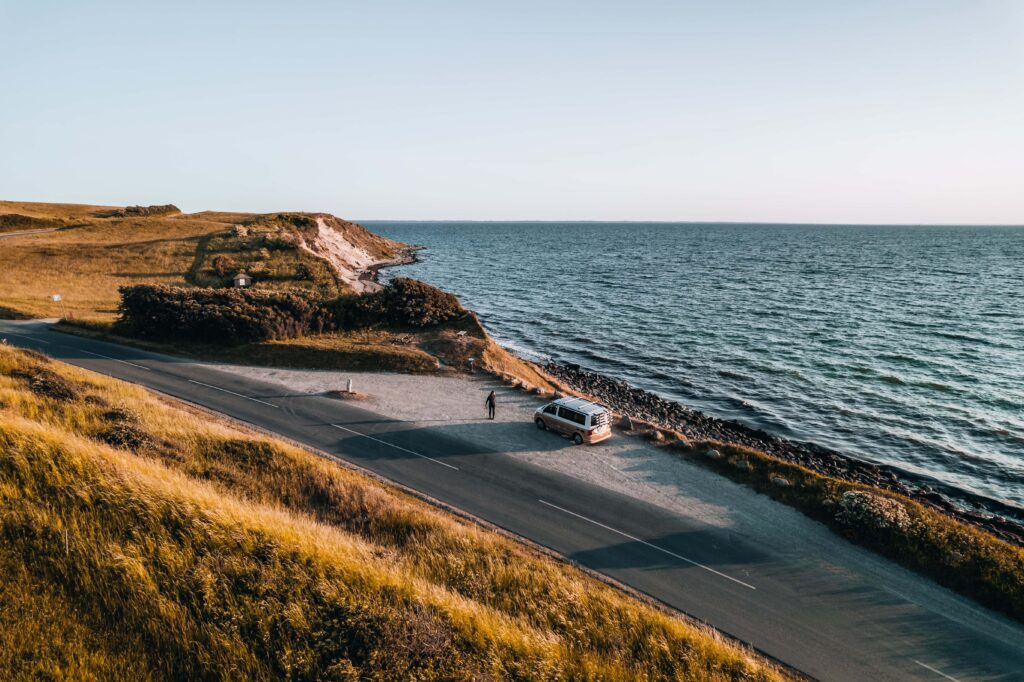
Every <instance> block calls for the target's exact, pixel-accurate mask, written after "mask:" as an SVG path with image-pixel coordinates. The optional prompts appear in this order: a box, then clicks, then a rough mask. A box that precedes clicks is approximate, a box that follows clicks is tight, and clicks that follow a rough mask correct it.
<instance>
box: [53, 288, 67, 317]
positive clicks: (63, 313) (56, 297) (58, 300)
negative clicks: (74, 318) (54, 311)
mask: <svg viewBox="0 0 1024 682" xmlns="http://www.w3.org/2000/svg"><path fill="white" fill-rule="evenodd" d="M53 301H54V303H60V316H61V317H62V318H66V317H67V316H68V314H67V312H66V311H65V310H64V297H63V296H61V295H60V294H54V295H53Z"/></svg>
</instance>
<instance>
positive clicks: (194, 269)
mask: <svg viewBox="0 0 1024 682" xmlns="http://www.w3.org/2000/svg"><path fill="white" fill-rule="evenodd" d="M118 211H119V209H118V207H113V206H89V205H77V204H42V203H32V202H10V201H4V202H0V216H4V215H7V216H19V217H17V218H15V217H8V218H7V219H6V221H7V222H10V223H11V224H12V225H17V226H20V225H23V224H24V225H29V224H30V225H31V226H36V225H64V226H74V227H75V229H69V230H63V231H60V232H52V233H48V234H40V235H25V236H21V237H17V238H13V239H7V240H4V243H3V249H2V251H0V296H2V298H0V309H7V310H10V311H11V314H16V315H24V316H27V317H57V316H60V315H61V308H60V306H59V305H58V304H56V303H54V302H53V301H52V300H51V296H52V295H53V294H61V295H62V296H63V298H64V305H65V307H66V309H67V311H68V313H69V314H70V315H71V316H72V317H74V318H75V319H76V320H87V321H89V320H91V321H112V320H113V319H114V318H115V317H116V316H117V304H118V301H119V300H120V297H119V295H118V288H119V287H121V286H124V285H129V284H141V283H148V284H177V285H182V286H187V285H197V286H209V285H222V284H224V283H226V282H228V281H229V280H230V278H231V277H232V276H233V275H234V274H236V273H237V272H238V270H241V269H245V270H247V271H249V272H250V274H252V275H254V276H256V277H257V280H258V281H259V284H260V286H263V287H269V288H300V289H302V288H305V289H316V290H319V291H321V292H322V293H325V294H329V295H333V294H337V293H338V291H339V289H343V288H344V287H343V286H342V285H340V284H339V283H338V282H337V281H336V280H335V278H334V276H333V274H332V271H331V268H330V266H329V265H328V264H327V262H326V261H324V260H323V259H322V258H320V257H318V256H316V255H314V254H312V253H309V252H308V251H305V250H302V249H300V248H297V247H296V246H295V244H294V243H293V242H294V240H292V239H291V238H289V237H288V236H287V235H285V232H287V231H289V230H293V229H295V226H294V224H293V223H294V219H295V217H296V216H301V215H302V214H270V215H267V216H261V215H256V214H246V213H216V212H203V213H195V214H186V215H181V214H177V215H151V216H128V217H118ZM327 220H328V221H329V222H330V223H331V224H332V225H336V226H338V227H339V229H344V230H346V235H347V236H349V237H350V238H351V239H353V240H355V241H356V242H357V245H360V246H362V245H365V246H366V247H367V248H368V249H370V250H371V251H372V252H373V253H382V254H383V253H385V252H387V251H388V250H389V249H397V247H398V245H397V244H395V243H394V242H390V241H389V240H385V239H383V238H382V237H378V236H377V235H373V234H371V233H369V232H367V231H366V230H365V229H363V228H362V227H360V226H358V225H355V224H352V223H346V222H345V221H341V220H338V219H336V218H333V217H330V216H328V217H327ZM26 221H28V222H27V223H26ZM239 224H244V225H246V227H245V229H244V230H241V231H236V229H235V226H236V225H239Z"/></svg>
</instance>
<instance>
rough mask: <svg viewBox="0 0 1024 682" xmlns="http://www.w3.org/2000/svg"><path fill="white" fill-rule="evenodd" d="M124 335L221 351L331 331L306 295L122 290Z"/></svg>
mask: <svg viewBox="0 0 1024 682" xmlns="http://www.w3.org/2000/svg"><path fill="white" fill-rule="evenodd" d="M119 310H120V313H121V319H120V320H119V321H118V322H117V324H116V329H117V331H118V332H120V333H124V334H128V335H130V336H136V337H140V338H145V339H154V340H167V339H181V340H187V341H197V342H200V343H214V344H219V345H238V344H242V343H252V342H257V341H273V340H278V339H290V338H295V337H298V336H305V335H307V334H315V333H320V332H323V331H326V330H328V329H329V328H330V324H329V317H328V315H327V314H326V310H325V308H324V306H323V305H322V303H321V301H320V299H319V298H318V297H317V296H315V295H314V294H310V293H308V292H304V293H303V294H302V295H298V294H295V293H292V292H286V291H266V290H258V289H255V290H254V289H198V288H196V289H190V288H183V287H170V286H154V285H148V284H140V285H136V286H129V287H121V304H120V307H119Z"/></svg>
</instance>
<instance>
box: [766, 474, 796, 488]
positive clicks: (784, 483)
mask: <svg viewBox="0 0 1024 682" xmlns="http://www.w3.org/2000/svg"><path fill="white" fill-rule="evenodd" d="M770 480H771V482H772V485H776V486H778V487H780V488H788V487H790V486H791V485H793V484H792V483H790V482H789V479H788V478H783V477H782V476H772V477H771V479H770Z"/></svg>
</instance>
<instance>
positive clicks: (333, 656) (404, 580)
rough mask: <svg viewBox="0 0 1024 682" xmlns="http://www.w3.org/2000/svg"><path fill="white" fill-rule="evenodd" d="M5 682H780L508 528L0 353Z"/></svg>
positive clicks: (141, 395)
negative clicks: (523, 541)
mask: <svg viewBox="0 0 1024 682" xmlns="http://www.w3.org/2000/svg"><path fill="white" fill-rule="evenodd" d="M0 570H2V571H3V575H4V579H3V581H2V582H0V669H2V670H4V671H5V677H7V678H10V679H39V678H41V677H43V678H73V679H133V680H135V679H296V680H305V679H309V680H312V679H333V680H356V679H359V680H367V679H380V680H392V679H419V680H430V679H451V680H461V679H464V680H469V679H476V680H487V679H553V680H587V679H591V680H627V679H628V680H637V679H648V680H653V679H678V680H740V679H742V680H778V679H783V678H784V676H783V674H782V673H781V672H779V671H777V670H775V669H773V668H771V667H769V666H768V665H766V664H765V663H764V662H763V661H760V660H758V659H757V658H756V657H755V656H753V655H752V654H750V653H749V652H746V651H744V650H741V649H740V648H738V647H736V646H735V645H732V644H730V643H727V642H725V641H723V640H722V639H721V638H720V637H718V636H716V635H715V634H714V633H713V632H712V631H710V630H708V629H705V628H701V627H697V626H694V625H691V624H689V623H687V622H684V621H682V620H679V619H677V618H674V617H671V616H669V615H667V614H665V613H662V612H660V611H658V610H655V609H654V608H652V607H650V606H647V605H645V604H643V603H641V602H639V601H636V600H634V599H632V598H630V597H628V596H626V595H623V594H622V593H620V592H618V591H616V590H614V589H612V588H610V587H608V586H606V585H604V584H603V583H600V582H598V581H596V580H594V579H592V578H590V577H589V576H587V575H586V574H584V573H581V572H580V571H578V570H576V569H574V568H572V567H569V566H567V565H564V564H562V563H559V562H556V561H554V560H552V559H550V558H548V557H546V556H545V555H542V554H540V553H538V552H536V551H534V550H532V549H530V548H528V547H526V546H523V545H520V544H518V543H515V542H513V541H511V540H509V539H507V538H505V537H503V536H501V535H498V534H497V533H494V532H491V531H488V530H484V529H481V528H479V527H477V526H475V525H473V524H470V523H467V522H465V521H462V520H459V519H457V518H455V517H453V516H451V515H449V514H446V513H443V512H441V511H439V510H436V509H434V508H432V507H430V506H428V505H426V504H425V503H422V502H420V501H418V500H415V499H412V498H410V497H408V496H407V495H405V494H403V493H401V492H398V491H396V490H395V489H392V488H390V487H388V486H386V485H383V484H380V483H377V482H375V481H372V480H370V479H368V478H366V477H364V476H362V475H359V474H357V473H354V472H351V471H348V470H346V469H343V468H341V467H339V466H337V465H335V464H333V463H330V462H328V461H325V460H323V459H320V458H318V457H316V456H313V455H311V454H309V453H307V452H305V451H302V450H299V449H296V448H294V447H290V446H288V445H285V444H283V443H280V442H276V441H273V440H270V439H267V438H263V437H257V436H253V435H251V434H249V433H245V432H243V431H240V430H238V429H236V428H234V427H231V426H227V425H224V424H219V423H213V422H210V421H208V420H205V419H203V418H201V417H199V416H197V415H196V414H194V413H192V412H189V411H187V410H185V409H184V408H182V407H179V406H177V404H168V403H166V402H163V401H161V400H159V399H157V398H156V397H154V396H153V395H151V394H148V393H146V392H145V391H143V390H141V389H139V388H137V387H134V386H130V385H128V384H124V383H121V382H117V381H114V380H110V379H106V378H101V377H98V376H97V375H94V374H91V373H88V372H85V371H83V370H78V369H75V368H71V367H68V366H65V365H62V364H59V363H56V362H52V361H49V360H47V359H46V358H44V357H42V356H40V355H37V354H34V353H29V352H25V351H19V350H15V349H11V348H5V347H0Z"/></svg>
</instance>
